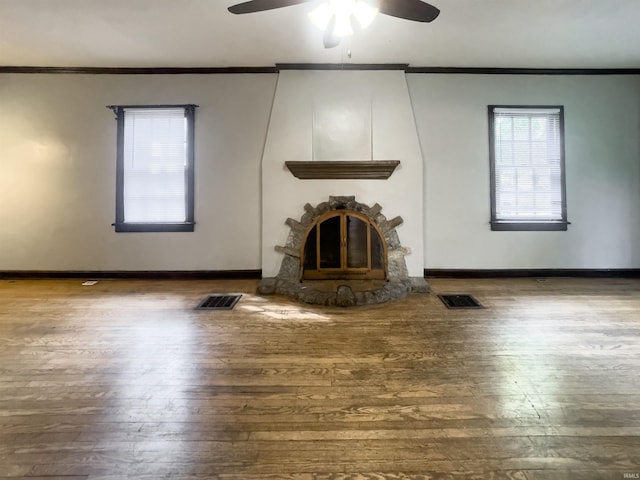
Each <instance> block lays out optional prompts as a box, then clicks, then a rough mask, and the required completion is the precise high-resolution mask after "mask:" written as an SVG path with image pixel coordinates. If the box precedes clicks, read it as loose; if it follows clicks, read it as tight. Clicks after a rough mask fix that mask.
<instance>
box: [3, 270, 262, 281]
mask: <svg viewBox="0 0 640 480" xmlns="http://www.w3.org/2000/svg"><path fill="white" fill-rule="evenodd" d="M64 278H82V279H143V280H217V279H260V278H262V270H115V271H113V270H111V271H104V270H100V271H94V270H6V271H0V279H4V280H17V279H30V280H38V279H64Z"/></svg>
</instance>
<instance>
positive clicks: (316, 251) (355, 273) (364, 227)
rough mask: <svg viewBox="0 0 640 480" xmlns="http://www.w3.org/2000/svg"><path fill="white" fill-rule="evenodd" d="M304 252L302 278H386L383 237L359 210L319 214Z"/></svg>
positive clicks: (305, 243)
mask: <svg viewBox="0 0 640 480" xmlns="http://www.w3.org/2000/svg"><path fill="white" fill-rule="evenodd" d="M302 254H303V255H302V265H303V273H302V278H306V279H384V278H386V246H385V244H384V240H383V237H382V235H381V234H380V231H379V229H378V227H377V226H376V225H375V224H373V223H372V222H371V220H369V219H368V218H367V217H366V216H364V215H362V214H360V213H358V212H353V211H350V210H336V211H332V212H329V213H327V214H325V215H323V216H322V217H320V218H319V219H318V220H317V222H316V223H315V225H314V226H313V227H312V228H311V229H310V230H309V232H308V233H307V236H306V238H305V242H304V247H303V251H302Z"/></svg>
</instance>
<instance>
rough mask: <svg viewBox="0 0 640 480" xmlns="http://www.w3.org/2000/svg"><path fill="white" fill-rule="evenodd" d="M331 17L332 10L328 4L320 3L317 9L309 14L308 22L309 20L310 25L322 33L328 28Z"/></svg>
mask: <svg viewBox="0 0 640 480" xmlns="http://www.w3.org/2000/svg"><path fill="white" fill-rule="evenodd" d="M331 17H333V9H332V8H331V6H330V5H329V3H322V4H320V5H319V6H318V7H317V8H315V9H314V10H312V11H311V12H309V20H311V23H313V24H314V25H315V26H316V27H317V28H318V29H319V30H322V31H324V30H326V28H327V27H328V26H329V22H330V21H331Z"/></svg>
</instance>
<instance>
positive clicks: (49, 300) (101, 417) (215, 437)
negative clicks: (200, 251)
mask: <svg viewBox="0 0 640 480" xmlns="http://www.w3.org/2000/svg"><path fill="white" fill-rule="evenodd" d="M431 284H432V287H433V289H434V294H431V295H412V296H410V297H407V298H406V299H403V300H401V301H397V302H393V303H389V304H385V305H378V306H374V307H366V308H356V309H340V308H332V309H328V308H322V307H315V306H304V305H298V304H295V303H292V302H291V301H289V300H287V299H284V298H281V297H261V296H258V295H257V294H256V293H255V292H256V287H257V282H256V281H252V280H233V281H148V280H145V281H132V280H113V281H109V280H102V281H100V282H99V283H98V284H97V285H94V286H82V285H81V280H57V281H48V280H38V281H28V280H18V281H7V280H0V477H8V478H29V479H31V480H34V479H36V480H38V479H40V480H44V479H47V480H52V479H53V480H83V479H86V480H124V479H134V478H135V479H142V480H151V479H162V478H171V479H185V480H200V479H217V480H233V479H243V480H245V479H263V480H264V479H290V480H347V479H350V480H355V479H361V480H365V479H372V480H373V479H375V480H384V479H389V480H409V479H410V480H418V479H437V480H441V479H478V480H480V479H515V480H541V479H553V480H560V479H572V480H582V479H616V480H618V479H624V478H640V281H639V280H634V279H560V278H553V279H546V280H544V279H540V280H536V279H500V280H447V279H434V280H432V281H431ZM210 293H242V294H243V297H242V299H241V300H240V302H239V303H238V304H237V305H236V307H235V309H234V310H232V311H218V312H210V311H195V310H193V308H194V307H195V306H196V305H197V304H198V303H199V301H200V300H201V299H202V298H203V297H204V296H205V295H207V294H210ZM437 293H470V294H472V295H473V296H475V297H476V298H477V299H478V300H479V301H480V302H481V303H482V304H483V305H484V306H485V308H484V309H480V310H448V309H447V308H446V307H445V306H444V305H443V304H442V303H441V302H440V300H439V299H438V298H437V297H436V296H435V294H437Z"/></svg>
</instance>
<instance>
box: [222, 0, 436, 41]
mask: <svg viewBox="0 0 640 480" xmlns="http://www.w3.org/2000/svg"><path fill="white" fill-rule="evenodd" d="M317 1H318V0H249V1H247V2H243V3H238V4H237V5H233V6H231V7H229V11H230V12H231V13H235V14H245V13H254V12H262V11H265V10H273V9H276V8H283V7H291V6H294V5H300V4H303V3H310V2H316V3H317ZM378 12H380V13H382V14H384V15H390V16H392V17H397V18H402V19H404V20H412V21H414V22H432V21H433V20H435V19H436V17H437V16H438V15H439V14H440V10H439V9H437V8H436V7H434V6H433V5H431V4H429V3H426V2H423V1H422V0H377V1H376V0H324V1H323V2H322V3H321V4H320V5H319V6H318V7H317V8H316V9H315V10H313V11H312V12H310V13H309V18H310V19H311V21H312V22H313V23H314V24H315V25H316V26H318V27H319V28H320V29H322V30H324V37H323V43H324V47H325V48H332V47H335V46H337V45H338V44H340V39H341V38H342V37H344V36H347V35H351V34H352V33H353V32H354V31H358V30H361V29H363V28H365V27H367V26H368V25H369V24H370V23H371V22H372V21H373V19H374V17H375V15H376V14H377V13H378Z"/></svg>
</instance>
